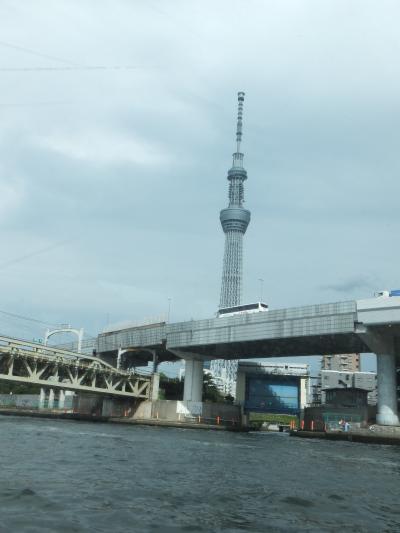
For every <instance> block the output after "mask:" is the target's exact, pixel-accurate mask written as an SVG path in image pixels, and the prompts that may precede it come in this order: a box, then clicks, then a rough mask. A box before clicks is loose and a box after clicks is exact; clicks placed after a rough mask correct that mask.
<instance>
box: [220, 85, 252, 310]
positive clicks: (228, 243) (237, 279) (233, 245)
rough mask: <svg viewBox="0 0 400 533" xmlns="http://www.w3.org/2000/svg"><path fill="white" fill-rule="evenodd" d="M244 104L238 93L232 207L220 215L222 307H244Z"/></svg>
mask: <svg viewBox="0 0 400 533" xmlns="http://www.w3.org/2000/svg"><path fill="white" fill-rule="evenodd" d="M243 101H244V93H243V92H240V93H238V117H237V130H236V152H235V153H234V154H233V164H232V168H231V169H230V170H229V171H228V181H229V206H228V207H227V208H226V209H223V210H222V211H221V213H220V220H221V225H222V229H223V230H224V233H225V252H224V263H223V270H222V285H221V297H220V300H219V307H220V308H223V307H231V306H233V305H240V303H241V299H242V276H243V252H242V250H243V235H244V234H245V233H246V230H247V226H248V225H249V222H250V211H248V210H247V209H244V207H243V202H244V186H243V183H244V181H245V180H247V172H246V171H245V169H244V168H243V153H242V152H241V151H240V149H241V147H240V145H241V142H242V126H243V123H242V119H243Z"/></svg>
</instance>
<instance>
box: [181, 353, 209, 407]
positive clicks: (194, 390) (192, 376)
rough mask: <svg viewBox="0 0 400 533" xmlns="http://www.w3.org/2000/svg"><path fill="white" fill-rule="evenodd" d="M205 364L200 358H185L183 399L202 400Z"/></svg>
mask: <svg viewBox="0 0 400 533" xmlns="http://www.w3.org/2000/svg"><path fill="white" fill-rule="evenodd" d="M203 366H204V362H203V361H199V360H198V359H185V382H184V387H183V401H185V402H201V401H202V399H203Z"/></svg>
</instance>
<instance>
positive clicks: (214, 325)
mask: <svg viewBox="0 0 400 533" xmlns="http://www.w3.org/2000/svg"><path fill="white" fill-rule="evenodd" d="M97 350H98V352H99V354H100V356H101V357H103V356H104V357H108V358H112V357H116V355H117V353H118V351H119V350H123V351H124V354H125V357H126V364H127V365H128V366H129V364H135V361H137V360H139V359H140V360H142V361H146V360H151V359H152V358H153V359H154V358H157V357H158V358H159V359H160V360H170V361H172V360H176V359H177V358H182V359H185V360H186V370H185V392H184V399H185V400H186V401H197V402H198V401H201V380H202V368H203V362H204V360H206V359H218V358H222V359H239V358H240V359H246V358H255V357H265V358H268V357H287V356H291V357H293V356H307V355H323V354H334V353H351V352H360V353H363V352H364V353H365V352H374V353H376V355H377V365H378V422H379V423H384V424H397V423H398V417H397V393H396V365H397V364H398V363H397V361H398V360H399V358H400V297H381V298H369V299H366V300H358V301H354V300H352V301H345V302H335V303H328V304H318V305H309V306H304V307H294V308H288V309H277V310H272V311H268V312H261V313H254V314H244V315H238V316H232V317H225V318H212V319H207V320H191V321H187V322H179V323H175V324H167V323H165V322H163V323H158V324H155V325H147V326H145V327H135V328H125V329H123V330H119V331H108V332H105V333H102V334H100V335H99V336H98V339H97ZM129 361H131V362H130V363H129ZM132 362H133V363H132Z"/></svg>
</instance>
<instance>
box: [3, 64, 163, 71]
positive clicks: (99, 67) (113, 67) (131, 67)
mask: <svg viewBox="0 0 400 533" xmlns="http://www.w3.org/2000/svg"><path fill="white" fill-rule="evenodd" d="M144 68H150V67H142V66H135V65H110V66H108V65H96V66H87V67H85V66H82V67H81V66H73V67H0V72H60V71H61V72H62V71H67V72H68V71H77V70H81V71H83V70H92V71H95V70H97V71H99V70H139V69H144ZM153 68H155V67H153Z"/></svg>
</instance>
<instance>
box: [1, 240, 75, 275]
mask: <svg viewBox="0 0 400 533" xmlns="http://www.w3.org/2000/svg"><path fill="white" fill-rule="evenodd" d="M68 242H71V241H70V240H67V241H61V242H56V243H55V244H51V245H50V246H46V248H42V249H40V250H36V251H35V252H31V253H29V254H25V255H21V256H20V257H16V258H15V259H10V260H9V261H6V262H5V263H1V264H0V270H2V269H3V268H7V267H9V266H11V265H15V264H16V263H20V262H21V261H24V260H25V259H30V258H31V257H35V256H37V255H40V254H44V253H45V252H49V251H50V250H53V249H54V248H58V247H59V246H63V245H64V244H67V243H68Z"/></svg>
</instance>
